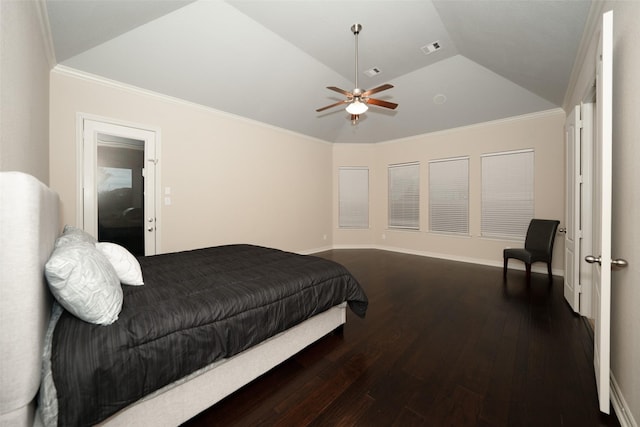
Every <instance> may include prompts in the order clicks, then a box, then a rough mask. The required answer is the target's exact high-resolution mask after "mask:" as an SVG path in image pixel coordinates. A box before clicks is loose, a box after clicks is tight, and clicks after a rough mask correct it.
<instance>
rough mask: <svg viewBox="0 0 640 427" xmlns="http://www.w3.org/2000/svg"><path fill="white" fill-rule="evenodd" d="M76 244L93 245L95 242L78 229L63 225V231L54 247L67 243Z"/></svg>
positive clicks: (91, 237)
mask: <svg viewBox="0 0 640 427" xmlns="http://www.w3.org/2000/svg"><path fill="white" fill-rule="evenodd" d="M78 242H85V243H91V244H92V245H93V244H95V243H96V242H97V240H96V239H95V237H93V236H92V235H91V234H89V233H87V232H86V231H84V230H82V229H80V228H77V227H74V226H72V225H65V226H64V230H63V231H62V236H60V237H58V238H57V239H56V243H55V247H56V248H57V247H59V246H63V245H66V244H69V243H78Z"/></svg>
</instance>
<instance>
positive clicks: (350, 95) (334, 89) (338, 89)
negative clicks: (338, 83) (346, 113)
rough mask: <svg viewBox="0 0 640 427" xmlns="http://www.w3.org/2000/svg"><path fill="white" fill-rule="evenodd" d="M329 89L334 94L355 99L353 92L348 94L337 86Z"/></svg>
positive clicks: (328, 87)
mask: <svg viewBox="0 0 640 427" xmlns="http://www.w3.org/2000/svg"><path fill="white" fill-rule="evenodd" d="M327 89H329V90H332V91H334V92H338V93H341V94H343V95H346V96H348V97H349V98H353V94H352V93H351V92H347V91H346V90H344V89H340V88H339V87H335V86H327Z"/></svg>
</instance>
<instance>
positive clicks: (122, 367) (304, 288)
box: [51, 245, 367, 426]
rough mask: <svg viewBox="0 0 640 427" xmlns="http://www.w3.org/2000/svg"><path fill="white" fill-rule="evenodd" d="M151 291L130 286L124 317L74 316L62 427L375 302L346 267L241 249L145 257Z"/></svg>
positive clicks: (58, 369)
mask: <svg viewBox="0 0 640 427" xmlns="http://www.w3.org/2000/svg"><path fill="white" fill-rule="evenodd" d="M139 261H140V265H141V267H142V272H143V277H144V282H145V285H144V286H124V304H123V308H122V312H121V313H120V316H119V319H118V320H117V321H116V322H115V323H113V324H112V325H109V326H100V325H94V324H89V323H86V322H83V321H81V320H78V319H77V318H75V317H74V316H72V315H71V314H69V313H66V312H65V313H64V314H63V315H62V316H61V318H60V320H59V321H58V323H57V325H56V327H55V331H54V335H53V346H52V355H51V361H52V372H53V379H54V382H55V386H56V389H57V398H58V425H61V426H74V425H92V424H95V423H97V422H100V421H101V420H104V419H105V418H107V417H108V416H110V415H111V414H113V413H115V412H117V411H118V410H119V409H122V408H123V407H125V406H127V405H128V404H131V403H133V402H135V401H137V400H138V399H140V398H141V397H143V396H145V395H147V394H149V393H151V392H153V391H155V390H157V389H159V388H161V387H162V386H164V385H166V384H169V383H171V382H173V381H176V380H178V379H179V378H181V377H183V376H185V375H188V374H190V373H192V372H194V371H196V370H197V369H199V368H202V367H203V366H206V365H208V364H210V363H212V362H214V361H216V360H218V359H221V358H226V357H229V356H232V355H234V354H236V353H239V352H241V351H242V350H245V349H247V348H249V347H251V346H253V345H255V344H257V343H259V342H261V341H263V340H265V339H267V338H269V337H271V336H273V335H276V334H277V333H279V332H282V331H284V330H286V329H288V328H290V327H292V326H294V325H296V324H298V323H300V322H302V321H304V320H305V319H308V318H310V317H311V316H313V315H315V314H318V313H321V312H323V311H325V310H327V309H329V308H331V307H332V306H334V305H337V304H339V303H341V302H343V301H348V304H349V306H350V308H351V310H352V311H354V312H355V313H356V314H357V315H359V316H361V317H364V315H365V311H366V308H367V297H366V295H365V294H364V292H363V290H362V289H361V288H360V286H359V284H358V283H357V281H356V280H355V279H354V278H353V277H352V276H351V274H350V273H349V272H348V271H347V270H346V269H345V268H344V267H343V266H341V265H339V264H337V263H334V262H332V261H328V260H325V259H321V258H318V257H314V256H303V255H296V254H292V253H288V252H282V251H279V250H275V249H268V248H262V247H256V246H250V245H231V246H221V247H213V248H206V249H198V250H193V251H187V252H179V253H173V254H163V255H156V256H151V257H141V258H139Z"/></svg>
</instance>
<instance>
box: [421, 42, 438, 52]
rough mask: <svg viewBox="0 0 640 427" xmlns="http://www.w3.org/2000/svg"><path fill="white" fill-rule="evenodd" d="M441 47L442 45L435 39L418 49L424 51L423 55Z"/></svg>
mask: <svg viewBox="0 0 640 427" xmlns="http://www.w3.org/2000/svg"><path fill="white" fill-rule="evenodd" d="M441 48H442V46H440V42H439V41H435V42H433V43H429V44H428V45H426V46H422V47H421V48H420V49H422V51H423V52H424V54H425V55H430V54H432V53H433V52H435V51H436V50H440V49H441Z"/></svg>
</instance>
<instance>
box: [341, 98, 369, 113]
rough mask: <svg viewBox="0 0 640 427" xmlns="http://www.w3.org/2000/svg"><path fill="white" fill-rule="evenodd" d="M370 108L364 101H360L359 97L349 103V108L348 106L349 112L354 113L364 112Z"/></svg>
mask: <svg viewBox="0 0 640 427" xmlns="http://www.w3.org/2000/svg"><path fill="white" fill-rule="evenodd" d="M368 109H369V107H368V106H367V104H365V103H364V102H360V100H358V99H356V100H354V101H353V102H351V103H349V105H347V108H346V110H347V113H349V114H354V115H359V114H362V113H364V112H365V111H367V110H368Z"/></svg>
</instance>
